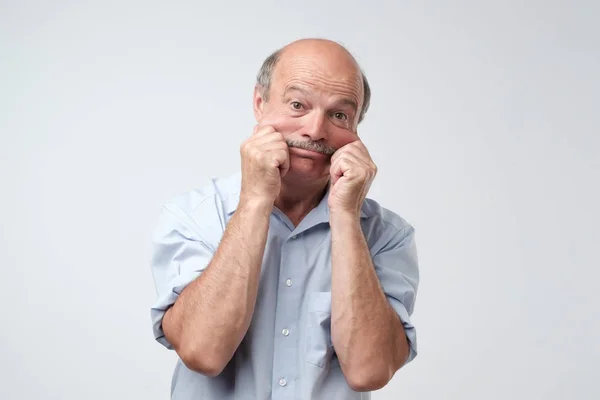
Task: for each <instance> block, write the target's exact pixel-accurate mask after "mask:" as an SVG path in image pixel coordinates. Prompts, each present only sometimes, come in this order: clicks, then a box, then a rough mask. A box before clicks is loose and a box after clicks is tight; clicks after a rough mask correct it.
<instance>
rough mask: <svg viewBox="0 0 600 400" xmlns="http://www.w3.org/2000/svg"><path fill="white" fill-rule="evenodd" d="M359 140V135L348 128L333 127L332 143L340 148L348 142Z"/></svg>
mask: <svg viewBox="0 0 600 400" xmlns="http://www.w3.org/2000/svg"><path fill="white" fill-rule="evenodd" d="M357 140H358V135H356V134H354V133H352V132H350V131H348V130H346V129H339V128H337V129H332V131H331V137H330V140H329V141H330V144H331V145H332V146H333V147H335V148H336V149H339V148H340V147H344V146H345V145H347V144H350V143H352V142H355V141H357Z"/></svg>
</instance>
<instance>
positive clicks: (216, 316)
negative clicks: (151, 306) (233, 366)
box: [162, 202, 271, 376]
mask: <svg viewBox="0 0 600 400" xmlns="http://www.w3.org/2000/svg"><path fill="white" fill-rule="evenodd" d="M270 211H271V208H270V207H269V205H268V204H266V205H265V204H264V203H260V202H255V203H249V204H246V205H242V204H240V207H238V209H237V211H236V212H235V214H234V215H233V217H232V218H231V220H230V222H229V224H228V225H227V228H226V229H225V232H224V234H223V239H222V241H221V244H220V245H219V247H218V248H217V251H216V252H215V255H214V257H213V258H212V260H211V261H210V263H209V264H208V266H207V267H206V269H205V270H204V272H203V273H202V274H201V275H200V276H199V277H198V278H196V279H195V280H194V281H192V282H191V283H190V284H189V285H188V286H187V287H186V288H185V289H184V290H183V292H182V293H181V295H180V296H179V298H178V299H177V301H176V302H175V304H174V305H173V307H171V308H169V309H168V310H167V312H166V313H165V316H164V318H163V323H162V324H163V330H164V333H165V336H166V338H167V339H168V341H169V342H170V343H171V344H172V345H173V348H174V349H175V350H176V352H177V353H178V355H179V356H180V358H181V359H182V361H183V362H184V363H185V364H186V366H187V367H188V368H190V369H192V370H195V371H197V372H200V373H203V374H206V375H209V376H216V375H218V374H219V373H220V372H221V371H222V370H223V368H224V367H225V365H227V363H228V362H229V360H231V358H232V357H233V354H234V352H235V350H236V349H237V347H238V346H239V344H240V342H241V341H242V339H243V337H244V335H245V334H246V331H247V330H248V327H249V325H250V320H251V318H252V314H253V312H254V306H255V303H256V294H257V290H258V281H259V276H260V268H261V262H262V258H263V253H264V249H265V242H266V238H267V231H268V227H269V214H270Z"/></svg>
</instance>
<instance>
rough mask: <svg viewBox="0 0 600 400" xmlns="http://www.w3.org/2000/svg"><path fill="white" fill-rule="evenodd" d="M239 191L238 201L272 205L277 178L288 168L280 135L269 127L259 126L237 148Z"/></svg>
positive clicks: (277, 188)
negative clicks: (240, 180) (240, 170)
mask: <svg viewBox="0 0 600 400" xmlns="http://www.w3.org/2000/svg"><path fill="white" fill-rule="evenodd" d="M240 155H241V158H242V189H241V193H240V201H259V202H260V201H264V202H269V203H270V204H272V203H273V202H274V201H275V199H276V198H277V196H278V195H279V191H280V190H281V178H282V177H283V176H284V175H285V174H286V173H287V171H288V170H289V168H290V161H289V157H290V156H289V150H288V146H287V143H286V142H285V139H284V138H283V135H282V134H281V133H279V132H277V131H276V130H275V128H273V127H272V126H259V125H257V126H256V127H255V128H254V132H253V134H252V136H251V137H249V138H248V139H247V140H246V141H244V143H242V145H241V147H240Z"/></svg>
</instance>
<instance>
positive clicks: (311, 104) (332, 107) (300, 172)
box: [254, 54, 363, 180]
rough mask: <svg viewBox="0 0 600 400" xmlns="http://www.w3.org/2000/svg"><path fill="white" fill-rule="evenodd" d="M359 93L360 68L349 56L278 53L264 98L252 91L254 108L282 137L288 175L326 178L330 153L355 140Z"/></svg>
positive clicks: (301, 177) (359, 101)
mask: <svg viewBox="0 0 600 400" xmlns="http://www.w3.org/2000/svg"><path fill="white" fill-rule="evenodd" d="M328 58H329V59H331V60H330V61H329V60H328ZM362 96H363V93H362V80H361V76H360V72H359V71H358V70H357V68H356V66H355V65H354V64H353V63H352V62H350V61H349V60H345V61H343V62H340V56H339V55H338V56H336V55H333V56H332V55H329V57H327V55H323V54H320V55H319V54H317V57H312V58H311V57H294V56H293V55H290V56H282V58H281V60H280V61H279V63H278V65H277V67H276V69H275V72H274V76H273V79H272V83H271V90H270V92H269V96H268V100H265V99H264V98H263V96H262V95H261V93H260V90H258V89H257V90H256V91H255V94H254V111H255V116H256V119H257V121H258V122H259V123H260V124H261V125H271V126H273V127H274V128H275V129H276V130H277V131H279V132H281V133H282V134H283V135H284V137H285V138H286V141H287V143H288V146H289V149H290V170H289V172H288V175H290V177H292V178H294V177H295V178H300V179H313V180H314V179H320V178H325V177H328V176H329V166H330V158H331V155H332V154H333V153H334V152H335V151H336V150H337V149H339V148H340V147H342V146H344V145H346V144H348V143H351V142H353V141H355V140H357V139H358V136H357V133H356V127H357V124H358V117H359V110H360V107H362Z"/></svg>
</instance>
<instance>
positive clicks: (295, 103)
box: [290, 101, 302, 110]
mask: <svg viewBox="0 0 600 400" xmlns="http://www.w3.org/2000/svg"><path fill="white" fill-rule="evenodd" d="M290 105H291V106H292V108H293V109H294V110H302V104H300V102H299V101H292V103H291V104H290Z"/></svg>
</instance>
